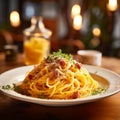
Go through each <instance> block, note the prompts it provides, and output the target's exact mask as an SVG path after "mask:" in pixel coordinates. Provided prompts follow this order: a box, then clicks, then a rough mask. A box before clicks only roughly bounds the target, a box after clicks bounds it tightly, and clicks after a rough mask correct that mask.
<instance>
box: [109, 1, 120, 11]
mask: <svg viewBox="0 0 120 120" xmlns="http://www.w3.org/2000/svg"><path fill="white" fill-rule="evenodd" d="M107 8H108V9H109V10H110V11H115V10H117V8H118V5H117V0H109V3H108V4H107Z"/></svg>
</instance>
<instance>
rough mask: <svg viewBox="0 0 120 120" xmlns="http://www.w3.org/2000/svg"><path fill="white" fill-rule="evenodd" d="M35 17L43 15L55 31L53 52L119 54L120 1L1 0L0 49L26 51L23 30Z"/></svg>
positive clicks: (50, 28)
mask: <svg viewBox="0 0 120 120" xmlns="http://www.w3.org/2000/svg"><path fill="white" fill-rule="evenodd" d="M33 16H41V17H42V18H43V23H44V25H45V27H46V28H48V29H49V30H51V32H52V35H51V37H50V38H49V40H50V52H52V51H57V50H58V49H62V51H63V52H65V53H73V54H76V53H77V51H78V50H98V51H101V52H102V54H103V55H105V56H114V57H118V58H119V57H120V1H119V0H118V1H117V0H102V1H101V0H98V1H95V0H9V1H8V0H1V1H0V52H3V51H4V46H5V45H6V44H15V45H17V46H18V50H19V52H20V53H22V52H24V48H23V42H24V34H23V31H24V30H25V29H26V28H29V27H30V26H31V18H32V17H33Z"/></svg>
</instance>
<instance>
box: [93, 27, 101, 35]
mask: <svg viewBox="0 0 120 120" xmlns="http://www.w3.org/2000/svg"><path fill="white" fill-rule="evenodd" d="M100 34H101V30H100V29H99V28H94V29H93V35H94V36H96V37H99V36H100Z"/></svg>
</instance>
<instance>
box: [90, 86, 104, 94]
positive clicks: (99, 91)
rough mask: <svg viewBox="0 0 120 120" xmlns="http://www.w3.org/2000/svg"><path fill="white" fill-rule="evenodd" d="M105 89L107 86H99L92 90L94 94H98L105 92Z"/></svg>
mask: <svg viewBox="0 0 120 120" xmlns="http://www.w3.org/2000/svg"><path fill="white" fill-rule="evenodd" d="M105 91H106V89H105V88H98V89H96V90H94V91H93V92H92V95H97V94H100V93H103V92H105Z"/></svg>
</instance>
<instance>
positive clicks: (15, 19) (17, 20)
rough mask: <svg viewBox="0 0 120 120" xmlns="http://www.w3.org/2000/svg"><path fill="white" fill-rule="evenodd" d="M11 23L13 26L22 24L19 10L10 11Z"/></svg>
mask: <svg viewBox="0 0 120 120" xmlns="http://www.w3.org/2000/svg"><path fill="white" fill-rule="evenodd" d="M10 23H11V25H12V26H13V27H18V26H19V25H20V16H19V13H18V12H17V11H12V12H11V13H10Z"/></svg>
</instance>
